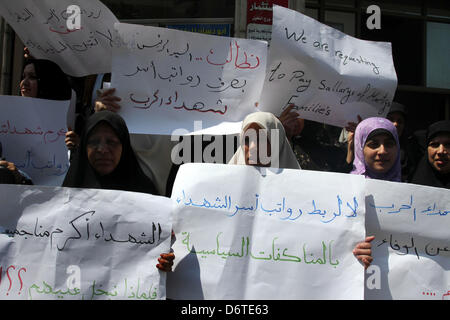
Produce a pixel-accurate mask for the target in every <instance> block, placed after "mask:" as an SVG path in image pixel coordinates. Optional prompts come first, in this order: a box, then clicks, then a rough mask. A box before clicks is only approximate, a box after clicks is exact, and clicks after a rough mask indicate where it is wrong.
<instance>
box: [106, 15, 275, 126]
mask: <svg viewBox="0 0 450 320" xmlns="http://www.w3.org/2000/svg"><path fill="white" fill-rule="evenodd" d="M115 26H116V29H117V32H118V34H119V36H120V39H121V41H122V42H123V43H122V45H121V46H120V47H117V48H116V47H115V48H113V73H112V79H111V86H112V87H114V88H116V90H117V91H116V95H117V96H119V97H120V98H121V99H122V100H121V102H120V104H121V109H120V114H121V115H122V116H123V118H124V119H125V120H126V122H127V124H128V127H129V129H130V132H132V133H153V134H167V135H170V134H172V133H173V131H174V130H175V129H180V128H183V130H185V131H183V132H181V133H176V134H187V133H191V132H194V131H195V132H196V133H208V134H225V133H237V132H239V131H240V123H241V121H242V119H243V118H244V117H245V116H246V115H247V114H249V113H251V112H254V111H256V110H257V109H256V108H255V103H256V102H257V101H258V100H259V95H260V93H261V88H262V85H263V81H264V75H265V66H266V55H267V43H266V42H264V41H258V40H247V39H237V38H226V37H221V36H214V35H205V34H199V33H192V32H186V31H179V30H171V29H166V28H158V27H149V26H139V25H132V24H123V23H117V24H115ZM194 121H198V122H200V125H199V126H198V125H196V123H194Z"/></svg>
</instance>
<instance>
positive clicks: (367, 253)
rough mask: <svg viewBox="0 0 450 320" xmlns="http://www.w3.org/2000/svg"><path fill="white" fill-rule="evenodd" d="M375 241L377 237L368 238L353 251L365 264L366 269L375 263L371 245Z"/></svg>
mask: <svg viewBox="0 0 450 320" xmlns="http://www.w3.org/2000/svg"><path fill="white" fill-rule="evenodd" d="M373 239H375V236H370V237H366V239H365V240H364V242H360V243H358V244H357V245H356V246H355V248H354V249H353V254H354V255H355V257H356V259H358V260H359V261H361V262H362V263H363V265H364V269H367V268H368V267H369V266H370V264H371V263H372V261H373V257H372V244H371V242H372V240H373Z"/></svg>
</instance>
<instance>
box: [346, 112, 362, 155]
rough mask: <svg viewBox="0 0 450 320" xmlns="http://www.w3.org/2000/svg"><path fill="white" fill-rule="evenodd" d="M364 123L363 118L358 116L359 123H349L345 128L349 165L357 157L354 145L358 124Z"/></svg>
mask: <svg viewBox="0 0 450 320" xmlns="http://www.w3.org/2000/svg"><path fill="white" fill-rule="evenodd" d="M361 121H362V118H361V116H360V115H358V122H356V123H355V122H349V123H348V124H347V126H346V127H345V130H347V132H348V134H347V158H346V161H347V163H352V162H353V158H354V157H355V151H354V149H355V147H354V146H355V144H354V136H355V130H356V127H357V126H358V124H359V123H360V122H361Z"/></svg>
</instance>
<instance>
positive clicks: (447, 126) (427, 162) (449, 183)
mask: <svg viewBox="0 0 450 320" xmlns="http://www.w3.org/2000/svg"><path fill="white" fill-rule="evenodd" d="M426 145H427V152H426V154H425V155H424V157H423V158H422V160H421V162H420V163H419V165H418V167H417V170H416V171H415V172H414V176H413V179H412V181H411V182H412V183H415V184H421V185H425V186H431V187H438V188H447V189H449V188H450V121H449V120H442V121H438V122H435V123H433V124H432V125H430V126H429V127H428V129H427V134H426Z"/></svg>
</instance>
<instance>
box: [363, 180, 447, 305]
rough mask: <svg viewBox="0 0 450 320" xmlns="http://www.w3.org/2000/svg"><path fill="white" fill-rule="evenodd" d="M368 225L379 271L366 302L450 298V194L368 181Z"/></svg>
mask: <svg viewBox="0 0 450 320" xmlns="http://www.w3.org/2000/svg"><path fill="white" fill-rule="evenodd" d="M366 226H367V234H368V235H375V240H374V241H373V242H372V250H373V254H372V255H373V257H374V261H373V263H372V264H373V265H374V266H375V268H379V270H380V273H379V275H375V274H374V275H373V279H370V278H369V277H372V275H371V274H370V273H369V274H368V281H367V286H366V290H365V298H366V299H394V300H402V299H439V300H440V299H449V298H450V291H449V290H450V287H449V284H450V231H449V230H450V191H449V190H447V189H442V188H434V187H426V186H419V185H414V184H405V183H396V182H387V181H378V180H367V182H366ZM378 276H379V278H377V277H378Z"/></svg>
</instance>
